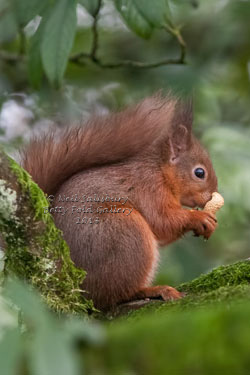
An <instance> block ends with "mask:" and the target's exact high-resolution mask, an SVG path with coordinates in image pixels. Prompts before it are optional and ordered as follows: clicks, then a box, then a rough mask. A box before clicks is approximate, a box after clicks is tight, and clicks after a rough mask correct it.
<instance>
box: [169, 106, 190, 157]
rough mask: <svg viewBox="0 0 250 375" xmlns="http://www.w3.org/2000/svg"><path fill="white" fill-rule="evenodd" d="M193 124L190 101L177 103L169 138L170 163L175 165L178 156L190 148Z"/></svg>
mask: <svg viewBox="0 0 250 375" xmlns="http://www.w3.org/2000/svg"><path fill="white" fill-rule="evenodd" d="M192 122H193V104H192V100H185V101H184V100H180V101H179V102H178V103H177V106H176V109H175V114H174V117H173V121H172V126H171V136H170V138H169V146H170V161H171V162H172V163H176V162H177V161H178V159H179V157H180V155H181V154H182V153H183V152H184V151H186V150H187V149H188V148H189V146H190V141H191V132H192Z"/></svg>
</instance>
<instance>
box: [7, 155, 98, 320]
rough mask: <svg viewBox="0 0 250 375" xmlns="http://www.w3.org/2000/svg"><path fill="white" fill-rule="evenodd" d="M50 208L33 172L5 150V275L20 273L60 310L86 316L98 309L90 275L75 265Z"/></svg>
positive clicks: (19, 275) (52, 305) (51, 305)
mask: <svg viewBox="0 0 250 375" xmlns="http://www.w3.org/2000/svg"><path fill="white" fill-rule="evenodd" d="M48 205H49V203H48V201H47V199H46V197H45V195H44V194H43V192H42V191H41V190H40V189H39V187H38V186H37V184H35V183H34V182H33V181H32V179H31V177H30V176H29V175H28V173H27V172H25V171H24V170H23V169H22V168H21V167H20V166H19V165H18V164H17V163H16V162H15V161H14V160H12V159H11V158H10V157H8V156H7V155H6V154H5V153H4V152H3V151H2V150H0V234H1V236H0V237H1V242H2V247H3V248H4V255H5V256H4V257H5V260H4V271H3V274H4V277H6V276H7V275H15V276H17V277H19V278H21V279H25V280H27V281H28V282H30V283H31V284H32V285H33V286H34V287H36V288H37V289H38V290H39V291H40V293H41V295H42V297H43V298H44V299H45V301H46V303H47V304H48V306H49V307H50V308H52V309H53V310H55V311H58V312H77V313H85V312H87V311H88V310H89V309H91V308H92V304H91V302H89V301H86V300H85V299H84V298H83V296H82V292H81V289H80V285H81V283H82V281H83V280H84V277H85V272H84V271H83V270H79V269H77V268H76V267H75V266H74V264H73V262H72V261H71V258H70V253H69V248H68V246H67V244H66V243H65V241H64V240H63V238H62V236H61V232H60V231H59V230H58V229H57V228H56V227H55V225H54V222H53V219H52V217H51V216H50V214H48V213H44V207H48ZM0 245H1V244H0Z"/></svg>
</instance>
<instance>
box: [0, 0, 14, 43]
mask: <svg viewBox="0 0 250 375" xmlns="http://www.w3.org/2000/svg"><path fill="white" fill-rule="evenodd" d="M17 31H18V27H17V22H16V19H15V15H14V14H13V12H12V9H11V7H10V5H9V3H8V1H7V0H1V1H0V43H5V42H9V41H10V40H12V39H13V38H15V36H16V34H17Z"/></svg>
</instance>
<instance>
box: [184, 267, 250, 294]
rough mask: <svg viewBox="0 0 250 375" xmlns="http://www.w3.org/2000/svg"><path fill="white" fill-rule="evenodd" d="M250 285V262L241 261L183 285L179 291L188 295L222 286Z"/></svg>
mask: <svg viewBox="0 0 250 375" xmlns="http://www.w3.org/2000/svg"><path fill="white" fill-rule="evenodd" d="M249 283H250V261H249V260H246V261H241V262H238V263H235V264H232V265H229V266H221V267H218V268H216V269H214V270H213V271H211V272H209V273H208V274H207V275H201V276H200V277H198V278H197V279H195V280H193V281H191V282H188V283H185V284H182V285H180V286H179V287H178V290H181V291H184V292H187V293H200V292H201V293H204V292H209V291H212V290H215V289H217V288H220V287H222V286H236V285H242V284H249Z"/></svg>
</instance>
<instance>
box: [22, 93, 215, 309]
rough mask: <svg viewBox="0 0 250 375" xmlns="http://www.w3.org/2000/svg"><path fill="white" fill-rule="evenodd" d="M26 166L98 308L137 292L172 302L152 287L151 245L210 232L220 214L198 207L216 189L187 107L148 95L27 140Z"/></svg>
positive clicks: (168, 293)
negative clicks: (120, 108) (117, 110)
mask: <svg viewBox="0 0 250 375" xmlns="http://www.w3.org/2000/svg"><path fill="white" fill-rule="evenodd" d="M22 160H23V161H22V164H23V167H24V168H25V169H26V170H27V171H28V172H29V173H30V175H31V176H32V177H33V179H34V181H35V182H36V183H37V184H38V185H39V186H40V188H41V189H42V190H43V191H44V192H45V193H46V194H48V196H50V199H51V200H53V202H52V204H53V205H54V206H55V205H56V206H57V207H56V208H54V209H53V210H50V212H52V213H53V216H54V220H55V223H56V225H57V227H58V228H60V229H61V230H62V232H63V237H64V239H65V241H66V242H67V243H68V245H69V248H70V253H71V258H72V260H73V261H74V263H75V265H76V266H77V267H80V268H83V269H84V270H86V271H87V276H86V279H85V280H84V282H83V285H82V288H83V291H84V295H85V296H86V297H87V298H91V299H92V300H93V302H94V305H95V306H96V307H97V308H98V309H101V310H107V309H111V308H113V307H114V306H116V305H117V304H119V303H122V302H125V301H130V300H134V299H139V298H147V297H149V298H150V297H151V298H161V299H163V300H168V299H177V298H180V297H181V293H180V292H178V291H177V290H176V289H174V288H172V287H170V286H166V285H161V286H151V282H152V280H153V277H154V274H155V271H156V268H157V263H158V258H159V255H158V247H159V246H162V245H167V244H170V243H172V242H173V241H176V240H177V239H178V238H180V237H182V236H183V235H184V234H185V233H186V232H188V231H193V232H194V234H195V235H196V236H204V237H205V238H209V237H210V236H211V234H212V233H213V231H214V230H215V228H216V225H217V220H216V218H215V216H214V215H213V214H212V213H209V212H203V211H201V210H194V209H193V210H190V209H188V208H197V207H200V208H203V207H204V205H205V204H206V202H207V201H209V200H210V199H211V196H212V193H213V192H215V191H216V190H217V178H216V175H215V172H214V169H213V166H212V163H211V160H210V158H209V155H208V153H207V151H206V150H205V149H204V148H203V147H202V146H201V144H200V143H199V141H198V140H197V139H196V138H195V136H194V135H193V134H192V106H191V104H188V103H184V102H183V101H181V100H177V99H176V98H174V97H171V96H167V97H165V98H163V97H161V96H160V95H155V96H153V97H149V98H146V99H145V100H143V101H142V102H140V103H139V104H137V105H135V106H132V107H131V108H128V109H126V110H124V111H122V112H120V113H112V114H109V115H105V116H100V117H98V116H94V117H93V118H91V119H90V120H89V121H87V122H86V124H83V125H82V126H78V127H70V128H67V129H65V130H63V131H62V134H60V135H59V136H58V135H57V134H55V133H53V132H50V133H49V134H47V135H44V136H40V137H36V138H34V139H33V140H31V142H30V144H29V145H28V146H27V148H26V150H25V151H24V154H23V159H22Z"/></svg>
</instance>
